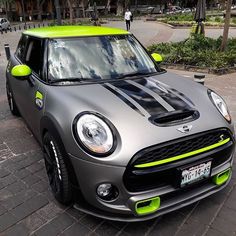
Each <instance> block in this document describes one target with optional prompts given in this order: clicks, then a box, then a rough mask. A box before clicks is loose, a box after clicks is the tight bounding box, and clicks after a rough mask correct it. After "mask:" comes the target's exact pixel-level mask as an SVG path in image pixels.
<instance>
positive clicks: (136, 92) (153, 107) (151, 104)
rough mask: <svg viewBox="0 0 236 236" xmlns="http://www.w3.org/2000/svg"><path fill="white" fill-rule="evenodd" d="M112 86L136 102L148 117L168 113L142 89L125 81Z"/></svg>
mask: <svg viewBox="0 0 236 236" xmlns="http://www.w3.org/2000/svg"><path fill="white" fill-rule="evenodd" d="M112 85H113V86H115V87H116V88H118V89H119V90H121V91H122V92H123V93H125V94H126V95H127V96H128V97H129V98H131V99H133V100H134V101H136V102H137V103H138V104H139V105H140V106H141V107H142V108H143V109H145V110H146V111H147V112H148V113H149V114H150V116H154V115H157V114H162V113H166V112H168V110H167V109H166V108H165V107H163V106H162V105H161V104H160V103H159V102H158V101H157V100H156V99H155V98H154V97H153V96H151V95H150V94H149V93H147V92H146V91H144V90H143V87H142V89H141V88H139V87H137V86H135V85H133V84H130V83H128V82H127V81H125V80H121V81H117V82H113V83H112Z"/></svg>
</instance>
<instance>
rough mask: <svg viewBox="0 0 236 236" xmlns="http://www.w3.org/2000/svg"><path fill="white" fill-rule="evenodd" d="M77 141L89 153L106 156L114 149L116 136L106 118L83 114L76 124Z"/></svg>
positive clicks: (76, 120)
mask: <svg viewBox="0 0 236 236" xmlns="http://www.w3.org/2000/svg"><path fill="white" fill-rule="evenodd" d="M74 133H75V136H76V137H77V141H79V143H80V144H81V145H82V147H83V148H84V149H85V151H87V152H88V153H91V154H92V155H95V156H106V155H108V154H110V153H111V152H112V151H113V149H114V136H113V133H112V130H111V128H110V127H109V125H108V123H107V122H106V121H105V118H103V117H100V116H98V115H96V114H91V113H83V114H81V115H79V116H78V117H77V118H76V119H75V122H74Z"/></svg>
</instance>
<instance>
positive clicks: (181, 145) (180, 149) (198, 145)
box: [132, 130, 230, 166]
mask: <svg viewBox="0 0 236 236" xmlns="http://www.w3.org/2000/svg"><path fill="white" fill-rule="evenodd" d="M229 137H230V134H229V133H228V132H227V131H226V130H217V131H212V132H207V133H203V134H199V135H197V136H194V137H192V138H191V137H188V138H187V139H185V140H179V141H177V140H175V141H174V142H173V143H171V144H163V145H161V146H160V145H158V146H155V147H151V148H147V149H144V150H142V151H140V152H139V153H137V154H136V155H135V157H134V158H133V162H132V165H133V166H135V165H138V164H144V163H150V162H155V161H159V160H164V159H166V158H170V157H174V156H178V155H181V154H184V153H188V152H192V151H195V150H199V149H202V148H204V147H207V146H211V145H213V144H216V143H218V142H219V141H221V140H222V139H224V140H225V139H227V138H229Z"/></svg>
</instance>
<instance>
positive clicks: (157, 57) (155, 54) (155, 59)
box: [151, 53, 163, 64]
mask: <svg viewBox="0 0 236 236" xmlns="http://www.w3.org/2000/svg"><path fill="white" fill-rule="evenodd" d="M151 56H152V58H153V59H154V61H155V62H157V63H158V64H160V63H161V62H162V61H163V58H162V56H161V55H160V54H158V53H152V54H151Z"/></svg>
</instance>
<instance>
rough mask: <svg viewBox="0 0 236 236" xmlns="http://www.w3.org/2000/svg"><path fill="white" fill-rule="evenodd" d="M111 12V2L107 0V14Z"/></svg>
mask: <svg viewBox="0 0 236 236" xmlns="http://www.w3.org/2000/svg"><path fill="white" fill-rule="evenodd" d="M110 11H111V0H107V4H106V8H105V14H108V13H110Z"/></svg>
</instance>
